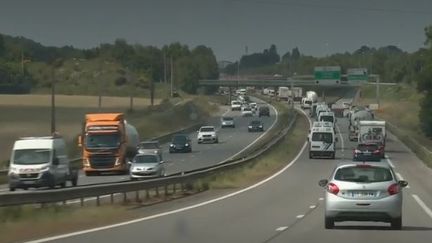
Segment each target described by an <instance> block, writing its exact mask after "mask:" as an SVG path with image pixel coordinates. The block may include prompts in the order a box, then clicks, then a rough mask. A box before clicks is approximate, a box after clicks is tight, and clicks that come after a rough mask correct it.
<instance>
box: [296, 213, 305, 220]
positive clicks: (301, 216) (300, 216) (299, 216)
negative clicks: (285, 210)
mask: <svg viewBox="0 0 432 243" xmlns="http://www.w3.org/2000/svg"><path fill="white" fill-rule="evenodd" d="M303 217H304V214H300V215H297V216H296V218H298V219H302V218H303Z"/></svg>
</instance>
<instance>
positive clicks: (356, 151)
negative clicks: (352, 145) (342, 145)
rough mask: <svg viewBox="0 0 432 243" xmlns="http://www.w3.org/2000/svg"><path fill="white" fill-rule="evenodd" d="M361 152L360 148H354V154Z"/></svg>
mask: <svg viewBox="0 0 432 243" xmlns="http://www.w3.org/2000/svg"><path fill="white" fill-rule="evenodd" d="M359 153H361V151H360V150H358V149H354V150H353V154H359Z"/></svg>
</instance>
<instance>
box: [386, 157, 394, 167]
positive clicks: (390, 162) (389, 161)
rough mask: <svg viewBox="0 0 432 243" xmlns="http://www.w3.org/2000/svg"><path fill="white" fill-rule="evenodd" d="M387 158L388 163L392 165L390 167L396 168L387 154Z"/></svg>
mask: <svg viewBox="0 0 432 243" xmlns="http://www.w3.org/2000/svg"><path fill="white" fill-rule="evenodd" d="M386 159H387V163H388V164H389V165H390V167H392V168H393V169H394V168H396V166H394V164H393V162H392V161H391V159H390V157H389V156H388V155H386Z"/></svg>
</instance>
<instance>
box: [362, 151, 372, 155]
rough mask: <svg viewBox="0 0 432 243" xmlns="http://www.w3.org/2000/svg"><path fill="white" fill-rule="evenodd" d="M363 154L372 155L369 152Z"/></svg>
mask: <svg viewBox="0 0 432 243" xmlns="http://www.w3.org/2000/svg"><path fill="white" fill-rule="evenodd" d="M363 154H364V155H372V153H371V152H364V153H363Z"/></svg>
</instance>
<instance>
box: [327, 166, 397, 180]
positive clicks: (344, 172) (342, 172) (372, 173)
mask: <svg viewBox="0 0 432 243" xmlns="http://www.w3.org/2000/svg"><path fill="white" fill-rule="evenodd" d="M334 179H335V180H338V181H349V182H364V183H370V182H384V181H391V180H393V175H392V173H391V172H390V169H388V168H383V167H377V166H350V167H343V168H339V169H338V170H337V171H336V174H335V176H334Z"/></svg>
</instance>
